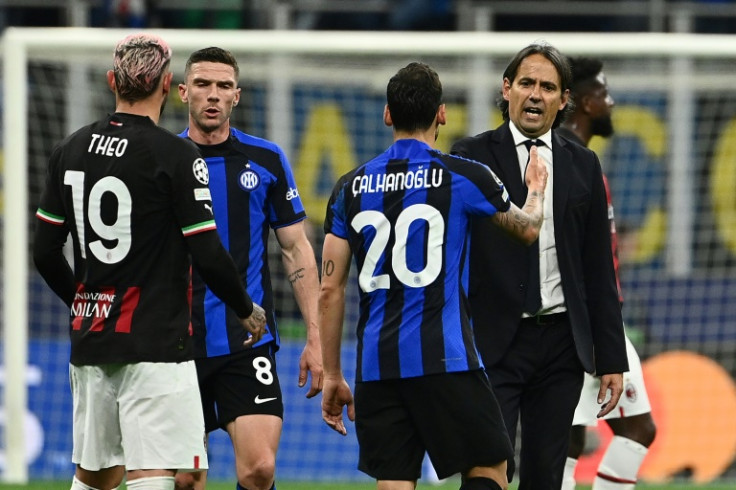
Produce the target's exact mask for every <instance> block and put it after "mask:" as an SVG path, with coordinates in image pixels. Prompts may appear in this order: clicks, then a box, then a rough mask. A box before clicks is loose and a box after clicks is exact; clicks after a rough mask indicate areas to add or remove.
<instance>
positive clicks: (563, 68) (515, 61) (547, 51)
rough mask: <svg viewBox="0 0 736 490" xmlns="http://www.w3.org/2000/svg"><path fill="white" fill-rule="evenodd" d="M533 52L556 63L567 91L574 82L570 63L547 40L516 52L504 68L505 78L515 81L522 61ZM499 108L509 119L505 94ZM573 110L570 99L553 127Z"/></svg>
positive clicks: (559, 113) (561, 85)
mask: <svg viewBox="0 0 736 490" xmlns="http://www.w3.org/2000/svg"><path fill="white" fill-rule="evenodd" d="M533 54H541V55H542V56H544V57H545V58H547V59H548V60H549V61H550V62H551V63H552V64H553V65H554V67H555V69H556V70H557V74H558V75H559V76H560V90H561V91H562V92H563V93H564V92H565V90H568V89H569V88H570V83H571V82H572V72H571V70H570V64H569V62H568V59H567V57H565V56H564V55H563V54H562V53H561V52H560V51H559V50H558V49H557V48H555V47H554V46H552V45H551V44H548V43H545V42H537V43H532V44H530V45H529V46H527V47H525V48H524V49H522V50H521V51H519V52H518V53H516V56H514V57H513V58H512V59H511V61H510V62H509V64H508V66H507V67H506V70H504V72H503V78H504V79H506V78H508V79H509V81H510V82H511V83H513V82H514V79H515V78H516V75H517V74H518V72H519V66H520V65H521V62H522V61H524V60H525V59H526V58H527V57H529V56H531V55H533ZM498 108H499V109H501V114H502V115H503V120H504V121H508V120H509V101H508V100H506V99H504V98H503V95H501V96H500V97H499V98H498ZM572 110H573V104H572V101H568V103H567V105H566V106H565V108H564V109H562V110H560V111H557V117H555V121H554V123H552V127H553V128H556V127H558V126H559V125H560V124H562V121H564V120H565V116H566V115H567V114H568V113H570V112H572Z"/></svg>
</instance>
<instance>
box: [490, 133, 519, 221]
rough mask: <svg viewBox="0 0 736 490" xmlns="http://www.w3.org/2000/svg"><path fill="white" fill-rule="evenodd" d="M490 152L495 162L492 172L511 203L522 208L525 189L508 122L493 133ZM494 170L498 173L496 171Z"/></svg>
mask: <svg viewBox="0 0 736 490" xmlns="http://www.w3.org/2000/svg"><path fill="white" fill-rule="evenodd" d="M490 151H491V154H492V156H493V161H494V162H495V167H492V168H493V170H494V172H496V173H497V175H498V177H499V178H500V179H501V181H502V182H503V185H504V186H505V187H506V190H508V192H509V195H510V196H511V201H512V202H513V203H514V204H516V205H517V206H518V207H522V206H523V205H524V202H525V201H526V193H527V189H526V185H524V181H523V180H522V178H521V170H520V169H519V157H518V156H517V154H516V145H514V137H513V135H512V134H511V130H510V129H509V123H508V122H506V123H505V124H503V125H502V126H500V127H499V128H498V130H496V131H494V132H493V138H492V139H491V148H490ZM496 168H498V169H499V171H496Z"/></svg>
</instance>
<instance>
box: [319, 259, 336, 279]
mask: <svg viewBox="0 0 736 490" xmlns="http://www.w3.org/2000/svg"><path fill="white" fill-rule="evenodd" d="M333 272H335V263H334V262H333V261H331V260H327V261H326V262H325V263H324V264H322V275H323V276H331V275H332V273H333Z"/></svg>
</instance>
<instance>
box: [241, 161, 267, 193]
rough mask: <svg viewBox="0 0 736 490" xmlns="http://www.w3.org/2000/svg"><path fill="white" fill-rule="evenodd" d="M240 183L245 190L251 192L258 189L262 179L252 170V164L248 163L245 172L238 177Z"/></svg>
mask: <svg viewBox="0 0 736 490" xmlns="http://www.w3.org/2000/svg"><path fill="white" fill-rule="evenodd" d="M238 183H239V184H240V187H241V188H242V189H243V190H245V191H249V192H250V191H252V190H255V189H256V188H257V187H258V185H259V184H260V183H261V178H260V177H259V176H258V173H256V172H254V171H253V170H252V169H251V168H250V163H247V164H246V165H245V170H243V171H242V172H240V175H239V176H238Z"/></svg>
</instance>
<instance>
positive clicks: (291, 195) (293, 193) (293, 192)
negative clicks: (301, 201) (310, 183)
mask: <svg viewBox="0 0 736 490" xmlns="http://www.w3.org/2000/svg"><path fill="white" fill-rule="evenodd" d="M297 197H299V190H298V189H297V188H296V187H289V190H288V191H287V192H286V200H287V201H291V200H292V199H296V198H297Z"/></svg>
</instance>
